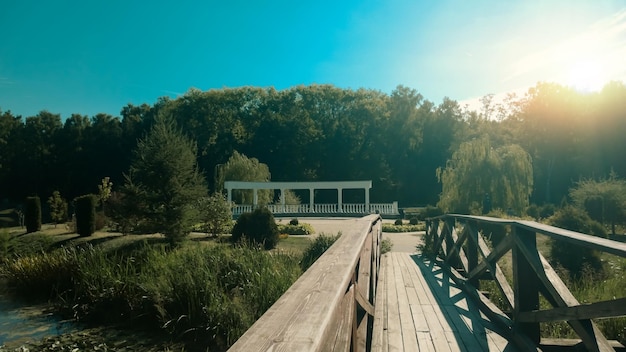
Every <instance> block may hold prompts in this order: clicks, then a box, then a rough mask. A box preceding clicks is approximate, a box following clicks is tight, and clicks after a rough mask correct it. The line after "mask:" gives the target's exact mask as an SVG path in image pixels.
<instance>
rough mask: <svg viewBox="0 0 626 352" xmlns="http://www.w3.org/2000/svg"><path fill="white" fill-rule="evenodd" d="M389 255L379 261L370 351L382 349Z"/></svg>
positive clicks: (385, 319)
mask: <svg viewBox="0 0 626 352" xmlns="http://www.w3.org/2000/svg"><path fill="white" fill-rule="evenodd" d="M388 259H389V255H388V254H385V255H383V256H382V258H381V261H380V271H379V274H378V284H377V293H376V305H375V306H374V328H373V331H372V351H380V350H384V349H383V344H384V339H383V335H384V334H385V330H386V325H385V323H386V321H387V301H386V300H387V292H386V291H387V282H388V280H387V275H386V272H387V266H388V264H387V261H388Z"/></svg>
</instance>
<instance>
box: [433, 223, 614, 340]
mask: <svg viewBox="0 0 626 352" xmlns="http://www.w3.org/2000/svg"><path fill="white" fill-rule="evenodd" d="M486 228H488V229H490V230H491V231H492V232H491V233H484V232H486V231H485V230H481V229H486ZM537 234H542V235H546V236H548V237H550V238H551V239H553V240H556V241H563V242H569V243H571V244H575V245H579V246H583V247H587V248H591V249H594V250H598V251H602V252H607V253H610V254H613V255H616V256H620V257H626V243H621V242H617V241H611V240H608V239H604V238H599V237H594V236H590V235H585V234H582V233H578V232H573V231H568V230H564V229H561V228H557V227H553V226H549V225H544V224H540V223H537V222H533V221H525V220H505V219H497V218H490V217H483V216H469V215H454V214H448V215H443V216H440V217H436V218H431V219H428V220H427V221H426V236H427V237H426V239H425V243H426V246H425V251H426V252H427V253H430V254H431V255H432V254H436V257H437V258H438V259H439V260H441V261H443V262H444V264H445V265H447V266H449V267H451V268H454V269H456V270H454V271H452V272H453V273H454V275H452V278H453V279H454V280H455V281H456V282H457V284H459V286H461V287H463V288H466V292H468V293H471V292H476V290H474V289H473V288H479V284H480V282H479V280H483V279H486V278H488V279H491V280H493V281H494V282H495V284H496V286H497V287H498V289H499V290H500V292H501V294H502V297H503V298H504V299H503V300H504V302H505V304H506V305H507V306H508V307H509V309H510V313H509V315H510V319H511V321H512V324H510V325H508V326H504V328H505V329H508V331H509V333H510V338H511V339H512V341H517V342H518V343H519V344H520V345H523V344H524V341H523V340H524V339H519V338H518V337H519V336H520V334H519V332H522V333H523V334H524V335H525V336H526V337H529V338H530V340H531V341H532V342H533V343H535V344H536V345H539V344H540V343H541V334H540V324H541V323H545V322H552V321H566V322H568V324H569V325H570V326H571V327H572V328H573V330H574V331H575V332H576V334H577V335H578V336H579V337H580V339H581V340H582V344H583V345H584V347H585V349H586V350H588V351H614V348H613V347H612V346H613V345H615V344H614V343H613V342H610V341H607V339H606V338H605V337H604V335H603V334H602V332H601V331H600V330H599V329H598V327H597V325H596V324H595V323H594V322H593V320H592V319H595V318H611V317H619V316H626V298H624V297H617V298H614V299H611V300H607V301H602V302H595V303H585V304H581V303H580V302H579V301H578V300H577V299H576V298H575V297H574V295H572V293H571V292H570V291H569V289H568V288H567V286H566V285H565V283H564V282H563V280H561V278H560V277H559V276H558V275H557V273H556V271H555V270H554V269H553V268H552V266H550V264H549V262H548V261H547V260H546V259H545V258H544V256H543V255H542V254H541V253H540V252H539V251H538V250H537ZM487 235H490V236H491V237H492V238H496V237H497V238H498V239H499V241H498V242H497V243H494V245H493V248H490V247H489V245H488V244H487V241H486V240H485V238H484V236H487ZM509 251H511V252H512V269H513V277H512V278H509V279H511V280H512V284H510V283H509V280H507V278H506V277H505V275H504V273H503V271H502V269H501V268H500V266H499V264H498V261H500V260H501V259H502V258H503V256H504V255H505V254H506V253H508V252H509ZM625 284H626V283H625ZM466 285H467V286H466ZM540 294H541V295H542V296H543V297H544V298H545V299H546V300H547V301H548V302H549V303H550V304H551V305H552V307H553V308H551V309H541V310H540V308H539V297H540V296H539V295H540ZM474 298H475V300H477V301H479V304H480V300H481V297H480V296H475V297H474ZM481 309H484V310H485V312H486V313H485V314H487V315H488V316H489V315H490V313H491V315H492V316H494V314H493V312H491V311H490V310H489V308H488V305H486V304H485V305H482V306H481ZM494 317H495V316H494ZM495 318H498V317H495ZM504 325H506V324H504Z"/></svg>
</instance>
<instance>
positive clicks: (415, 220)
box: [409, 217, 419, 225]
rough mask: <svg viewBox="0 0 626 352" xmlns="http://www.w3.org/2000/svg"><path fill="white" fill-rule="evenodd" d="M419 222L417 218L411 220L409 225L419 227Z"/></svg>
mask: <svg viewBox="0 0 626 352" xmlns="http://www.w3.org/2000/svg"><path fill="white" fill-rule="evenodd" d="M418 222H419V220H418V219H417V217H414V218H410V219H409V225H417V223H418Z"/></svg>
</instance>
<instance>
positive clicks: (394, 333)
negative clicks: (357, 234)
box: [387, 252, 404, 351]
mask: <svg viewBox="0 0 626 352" xmlns="http://www.w3.org/2000/svg"><path fill="white" fill-rule="evenodd" d="M389 254H390V257H389V264H390V265H389V272H388V274H389V275H388V276H387V278H388V280H389V283H388V286H387V309H388V311H387V336H388V337H389V344H388V345H389V351H403V350H404V346H403V342H402V325H401V323H400V307H399V304H398V292H397V286H396V283H395V277H396V270H397V269H398V268H397V267H396V266H395V264H394V262H393V258H394V257H393V252H392V253H389Z"/></svg>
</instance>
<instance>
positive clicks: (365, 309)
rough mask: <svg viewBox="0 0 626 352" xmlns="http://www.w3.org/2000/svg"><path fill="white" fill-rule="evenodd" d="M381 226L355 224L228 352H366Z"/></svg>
mask: <svg viewBox="0 0 626 352" xmlns="http://www.w3.org/2000/svg"><path fill="white" fill-rule="evenodd" d="M381 222H382V220H381V218H380V216H379V215H368V216H366V217H363V218H360V219H355V220H354V226H353V227H352V228H351V230H350V231H346V232H344V233H343V234H342V236H341V237H340V238H339V239H338V240H337V242H335V243H334V244H333V245H332V246H331V247H330V248H329V249H328V250H327V251H326V252H325V253H324V254H323V255H322V256H321V257H320V258H319V259H318V260H317V261H316V262H315V263H314V264H313V265H312V266H311V267H310V268H309V269H308V270H307V271H306V272H305V273H304V274H302V276H301V277H300V278H299V279H298V280H297V281H296V282H295V283H294V284H293V285H292V286H291V287H290V288H289V290H287V292H285V294H283V295H282V296H281V297H280V298H279V299H278V301H276V303H274V305H272V307H270V309H269V310H268V311H267V312H265V314H263V316H261V318H259V320H257V321H256V322H255V323H254V325H252V327H250V329H249V330H248V331H246V333H245V334H244V335H243V336H241V337H240V338H239V340H237V342H236V343H235V344H234V345H233V346H232V347H231V348H230V350H229V351H368V350H369V349H370V347H371V332H372V327H373V321H374V319H373V316H374V302H376V285H377V282H378V271H379V267H380V259H381V256H380V243H381V240H382V238H381Z"/></svg>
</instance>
